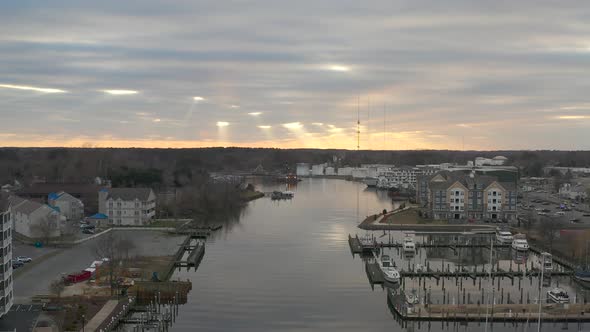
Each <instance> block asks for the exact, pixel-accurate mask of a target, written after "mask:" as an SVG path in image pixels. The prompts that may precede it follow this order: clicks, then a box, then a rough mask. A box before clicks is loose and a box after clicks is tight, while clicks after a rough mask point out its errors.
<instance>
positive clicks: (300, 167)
mask: <svg viewBox="0 0 590 332" xmlns="http://www.w3.org/2000/svg"><path fill="white" fill-rule="evenodd" d="M295 173H296V174H297V176H309V175H310V168H309V164H308V163H299V164H297V170H296V172H295Z"/></svg>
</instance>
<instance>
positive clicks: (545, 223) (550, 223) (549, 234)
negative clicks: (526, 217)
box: [537, 217, 561, 252]
mask: <svg viewBox="0 0 590 332" xmlns="http://www.w3.org/2000/svg"><path fill="white" fill-rule="evenodd" d="M560 228H561V223H560V222H559V221H558V220H557V218H552V217H543V218H541V221H540V222H539V223H538V226H537V231H538V232H539V235H541V236H542V237H543V242H544V243H545V244H546V245H548V246H549V251H550V252H551V251H553V243H554V241H555V239H556V238H557V232H558V231H559V229H560Z"/></svg>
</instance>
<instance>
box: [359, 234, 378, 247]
mask: <svg viewBox="0 0 590 332" xmlns="http://www.w3.org/2000/svg"><path fill="white" fill-rule="evenodd" d="M357 238H358V239H359V242H360V244H361V247H362V248H363V251H371V250H373V249H375V245H376V243H375V238H374V237H373V236H371V235H370V234H365V235H364V236H361V237H358V236H357Z"/></svg>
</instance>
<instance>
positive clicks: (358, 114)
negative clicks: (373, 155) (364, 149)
mask: <svg viewBox="0 0 590 332" xmlns="http://www.w3.org/2000/svg"><path fill="white" fill-rule="evenodd" d="M356 98H357V99H356V150H357V151H360V149H361V97H356Z"/></svg>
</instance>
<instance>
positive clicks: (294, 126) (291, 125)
mask: <svg viewBox="0 0 590 332" xmlns="http://www.w3.org/2000/svg"><path fill="white" fill-rule="evenodd" d="M283 127H285V128H287V129H301V127H303V125H302V124H301V122H289V123H283Z"/></svg>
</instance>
